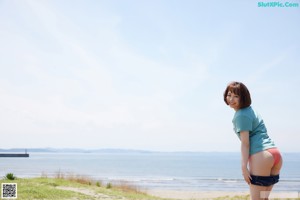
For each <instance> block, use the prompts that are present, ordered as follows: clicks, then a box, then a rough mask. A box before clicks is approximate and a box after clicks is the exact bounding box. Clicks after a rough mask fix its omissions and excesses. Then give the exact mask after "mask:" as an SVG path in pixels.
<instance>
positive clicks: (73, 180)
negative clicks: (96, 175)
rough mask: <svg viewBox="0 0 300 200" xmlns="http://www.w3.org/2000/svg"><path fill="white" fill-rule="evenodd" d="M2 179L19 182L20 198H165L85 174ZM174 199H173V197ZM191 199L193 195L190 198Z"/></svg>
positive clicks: (220, 199) (221, 199)
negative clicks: (100, 180)
mask: <svg viewBox="0 0 300 200" xmlns="http://www.w3.org/2000/svg"><path fill="white" fill-rule="evenodd" d="M0 183H17V187H18V193H17V195H18V198H17V200H35V199H43V200H50V199H51V200H67V199H68V200H166V199H163V198H159V197H154V196H151V195H148V194H146V193H144V192H142V191H140V190H139V189H138V188H136V187H134V186H130V185H128V184H126V183H119V184H116V185H114V184H111V183H106V184H102V182H95V181H93V180H91V179H89V178H86V177H79V176H69V177H65V176H63V175H61V174H60V175H58V176H57V177H54V178H48V177H40V178H26V179H22V178H17V179H15V180H8V179H5V178H3V179H2V180H0ZM225 199H226V200H248V199H250V197H249V195H247V196H235V197H229V196H224V197H218V198H214V200H225ZM172 200H174V199H172ZM191 200H192V199H191Z"/></svg>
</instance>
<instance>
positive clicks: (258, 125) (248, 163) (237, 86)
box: [224, 82, 282, 200]
mask: <svg viewBox="0 0 300 200" xmlns="http://www.w3.org/2000/svg"><path fill="white" fill-rule="evenodd" d="M224 101H225V103H226V104H227V105H229V106H230V107H231V108H233V109H234V110H235V114H234V117H233V120H232V123H233V127H234V131H235V133H236V134H237V136H238V137H239V139H240V140H241V168H242V173H243V177H244V179H245V181H246V182H247V183H248V184H249V187H250V194H251V199H252V200H259V199H268V197H269V194H270V192H271V190H272V188H273V185H274V184H275V183H277V182H278V181H279V172H280V169H281V166H282V158H281V155H280V152H279V150H278V149H277V147H276V146H275V144H274V142H273V141H272V140H271V138H270V137H269V136H268V133H267V129H266V126H265V124H264V121H263V120H262V118H261V117H260V115H259V114H258V113H257V112H255V111H254V110H253V108H252V107H251V96H250V93H249V91H248V89H247V87H246V86H245V85H244V84H243V83H241V82H231V83H230V84H229V85H228V86H227V87H226V90H225V92H224ZM248 167H249V169H248Z"/></svg>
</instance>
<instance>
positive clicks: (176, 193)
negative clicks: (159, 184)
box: [147, 190, 249, 200]
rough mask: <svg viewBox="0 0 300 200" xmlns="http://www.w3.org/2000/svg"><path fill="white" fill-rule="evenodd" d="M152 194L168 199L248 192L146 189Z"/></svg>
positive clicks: (235, 194) (214, 196)
mask: <svg viewBox="0 0 300 200" xmlns="http://www.w3.org/2000/svg"><path fill="white" fill-rule="evenodd" d="M147 193H148V194H150V195H153V196H158V197H163V198H170V199H183V200H186V199H193V200H198V199H199V200H201V199H211V198H217V197H226V196H227V197H234V196H246V195H249V192H230V191H228V192H227V191H180V190H147Z"/></svg>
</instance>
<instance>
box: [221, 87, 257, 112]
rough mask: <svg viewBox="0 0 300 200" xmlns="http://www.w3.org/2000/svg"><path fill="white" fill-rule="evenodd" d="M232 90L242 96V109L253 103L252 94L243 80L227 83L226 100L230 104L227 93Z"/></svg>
mask: <svg viewBox="0 0 300 200" xmlns="http://www.w3.org/2000/svg"><path fill="white" fill-rule="evenodd" d="M228 92H232V93H234V94H236V95H239V97H240V102H239V103H240V109H241V108H246V107H248V106H250V105H251V96H250V92H249V90H248V88H247V87H246V86H245V85H244V84H243V83H241V82H231V83H229V84H228V85H227V87H226V90H225V92H224V101H225V103H226V104H227V105H228V102H227V100H226V97H227V93H228Z"/></svg>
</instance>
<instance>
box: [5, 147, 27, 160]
mask: <svg viewBox="0 0 300 200" xmlns="http://www.w3.org/2000/svg"><path fill="white" fill-rule="evenodd" d="M0 157H13V158H16V157H23V158H24V157H25V158H28V157H29V154H28V153H27V150H26V149H25V153H0Z"/></svg>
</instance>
